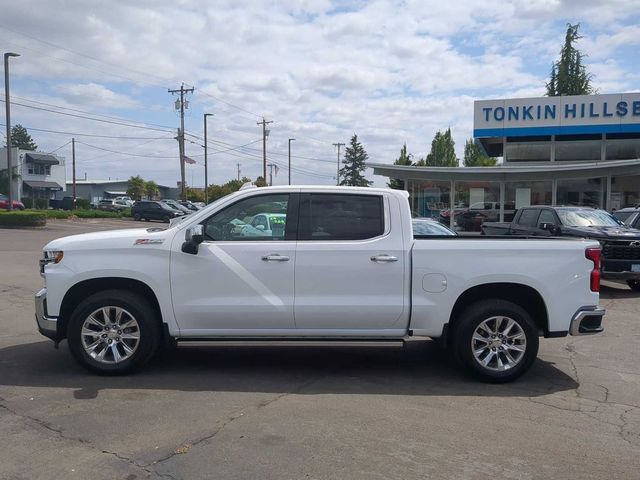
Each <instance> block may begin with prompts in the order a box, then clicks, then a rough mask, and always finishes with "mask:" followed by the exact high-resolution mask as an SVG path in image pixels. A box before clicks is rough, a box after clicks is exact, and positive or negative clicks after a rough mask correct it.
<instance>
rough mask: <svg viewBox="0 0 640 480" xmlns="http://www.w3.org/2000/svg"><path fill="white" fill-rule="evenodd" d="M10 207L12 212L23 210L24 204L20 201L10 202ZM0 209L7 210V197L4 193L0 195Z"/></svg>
mask: <svg viewBox="0 0 640 480" xmlns="http://www.w3.org/2000/svg"><path fill="white" fill-rule="evenodd" d="M11 205H12V207H13V209H14V210H24V203H22V202H21V201H20V200H12V201H11ZM0 209H2V210H9V197H7V196H6V195H5V194H4V193H0Z"/></svg>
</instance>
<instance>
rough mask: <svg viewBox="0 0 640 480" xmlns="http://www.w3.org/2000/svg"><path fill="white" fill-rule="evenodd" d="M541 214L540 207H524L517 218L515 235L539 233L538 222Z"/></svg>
mask: <svg viewBox="0 0 640 480" xmlns="http://www.w3.org/2000/svg"><path fill="white" fill-rule="evenodd" d="M539 214H540V209H538V208H523V209H522V211H521V212H520V215H518V217H517V219H516V220H517V222H516V225H515V228H514V230H515V231H514V232H513V233H514V234H515V235H528V236H536V235H538V224H537V223H536V222H537V220H538V215H539Z"/></svg>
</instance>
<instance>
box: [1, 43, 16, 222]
mask: <svg viewBox="0 0 640 480" xmlns="http://www.w3.org/2000/svg"><path fill="white" fill-rule="evenodd" d="M19 56H20V55H19V54H17V53H12V52H7V53H5V54H4V105H5V111H6V113H7V117H6V118H7V121H6V122H5V123H6V124H7V175H8V176H9V191H8V192H7V197H8V198H9V210H13V194H12V193H11V192H12V188H11V187H12V186H13V173H12V168H11V101H10V98H9V57H19Z"/></svg>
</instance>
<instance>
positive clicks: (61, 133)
mask: <svg viewBox="0 0 640 480" xmlns="http://www.w3.org/2000/svg"><path fill="white" fill-rule="evenodd" d="M12 104H13V102H12ZM0 126H3V127H4V126H5V124H4V123H0ZM23 127H24V128H26V129H27V130H33V131H34V132H45V133H56V134H60V135H74V136H76V137H96V138H116V139H119V140H164V139H169V138H172V137H125V136H119V135H98V134H93V133H77V132H63V131H60V130H48V129H45V128H35V127H27V126H26V125H23Z"/></svg>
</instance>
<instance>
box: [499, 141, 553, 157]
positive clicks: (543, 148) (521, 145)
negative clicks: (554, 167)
mask: <svg viewBox="0 0 640 480" xmlns="http://www.w3.org/2000/svg"><path fill="white" fill-rule="evenodd" d="M504 158H505V161H506V162H549V161H551V137H549V136H544V137H509V138H507V143H506V145H505V151H504Z"/></svg>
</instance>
